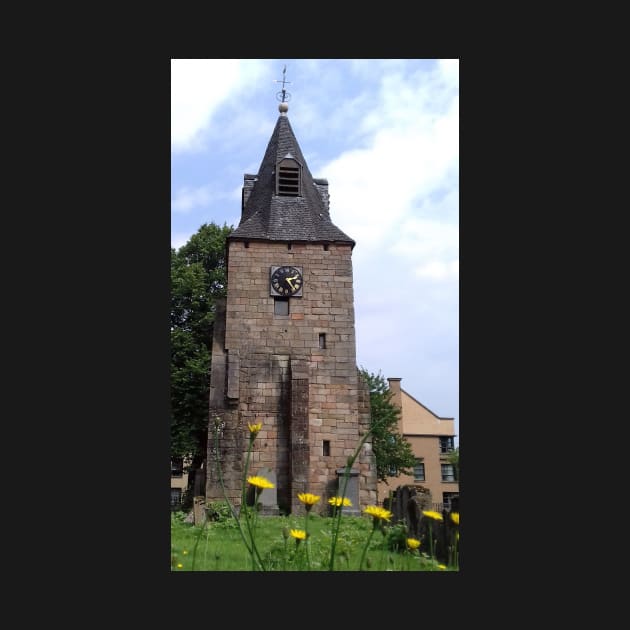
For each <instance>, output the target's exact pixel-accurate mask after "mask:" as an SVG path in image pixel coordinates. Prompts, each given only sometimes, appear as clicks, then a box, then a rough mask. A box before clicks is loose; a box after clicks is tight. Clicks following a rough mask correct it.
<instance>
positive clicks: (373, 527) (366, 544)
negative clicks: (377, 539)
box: [359, 520, 376, 571]
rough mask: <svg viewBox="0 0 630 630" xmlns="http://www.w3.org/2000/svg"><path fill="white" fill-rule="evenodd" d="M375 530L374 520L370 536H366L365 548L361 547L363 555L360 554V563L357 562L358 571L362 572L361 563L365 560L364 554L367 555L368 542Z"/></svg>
mask: <svg viewBox="0 0 630 630" xmlns="http://www.w3.org/2000/svg"><path fill="white" fill-rule="evenodd" d="M375 529H376V520H374V521H372V530H371V531H370V535H369V536H368V539H367V541H366V542H365V547H363V553H362V554H361V562H359V571H363V561H364V560H365V554H366V553H367V550H368V547H369V546H370V541H371V540H372V536H373V535H374V530H375Z"/></svg>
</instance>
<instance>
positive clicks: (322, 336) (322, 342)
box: [319, 333, 326, 349]
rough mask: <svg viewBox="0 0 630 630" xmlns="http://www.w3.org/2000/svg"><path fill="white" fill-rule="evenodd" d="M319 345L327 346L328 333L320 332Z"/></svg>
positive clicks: (321, 346)
mask: <svg viewBox="0 0 630 630" xmlns="http://www.w3.org/2000/svg"><path fill="white" fill-rule="evenodd" d="M319 347H320V348H321V349H324V348H326V333H319Z"/></svg>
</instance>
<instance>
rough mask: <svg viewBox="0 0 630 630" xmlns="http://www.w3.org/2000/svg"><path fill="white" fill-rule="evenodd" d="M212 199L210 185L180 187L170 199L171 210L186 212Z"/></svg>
mask: <svg viewBox="0 0 630 630" xmlns="http://www.w3.org/2000/svg"><path fill="white" fill-rule="evenodd" d="M211 200H212V192H211V187H210V186H201V187H200V188H188V187H186V186H185V187H184V188H180V190H178V191H177V194H176V195H175V199H171V210H172V211H173V212H180V213H184V214H186V213H188V212H190V211H191V210H193V209H194V208H197V207H199V206H205V205H207V204H208V203H209V202H210V201H211Z"/></svg>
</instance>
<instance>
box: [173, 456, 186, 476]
mask: <svg viewBox="0 0 630 630" xmlns="http://www.w3.org/2000/svg"><path fill="white" fill-rule="evenodd" d="M183 474H184V458H183V457H174V458H173V459H171V477H181V476H182V475H183Z"/></svg>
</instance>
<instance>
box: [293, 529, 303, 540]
mask: <svg viewBox="0 0 630 630" xmlns="http://www.w3.org/2000/svg"><path fill="white" fill-rule="evenodd" d="M289 534H291V536H293V538H295V539H296V540H306V532H305V531H304V530H303V529H292V530H291V531H289Z"/></svg>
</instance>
